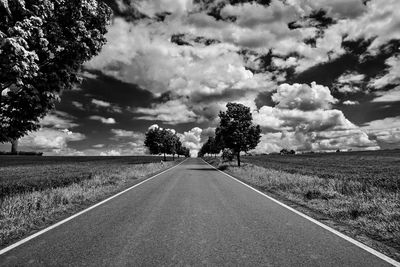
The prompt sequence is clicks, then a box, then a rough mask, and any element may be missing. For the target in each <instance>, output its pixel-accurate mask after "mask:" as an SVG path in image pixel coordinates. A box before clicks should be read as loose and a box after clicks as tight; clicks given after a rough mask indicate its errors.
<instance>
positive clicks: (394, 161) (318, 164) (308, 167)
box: [243, 149, 400, 192]
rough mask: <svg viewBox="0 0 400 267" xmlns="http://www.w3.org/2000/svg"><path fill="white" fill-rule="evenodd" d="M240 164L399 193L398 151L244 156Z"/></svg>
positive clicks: (399, 170) (399, 163) (399, 166)
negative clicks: (351, 182) (343, 181)
mask: <svg viewBox="0 0 400 267" xmlns="http://www.w3.org/2000/svg"><path fill="white" fill-rule="evenodd" d="M243 161H244V162H247V163H251V164H254V165H257V166H261V167H264V168H269V169H274V170H278V171H284V172H289V173H298V174H303V175H310V176H318V177H319V178H328V179H339V180H343V179H344V180H352V181H358V182H360V183H361V185H363V188H362V189H365V190H368V189H369V188H371V187H379V188H384V189H385V190H388V191H392V192H398V191H399V190H400V150H398V149H397V150H379V151H354V152H340V153H314V154H299V155H263V156H252V157H244V158H243Z"/></svg>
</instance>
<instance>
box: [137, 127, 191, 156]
mask: <svg viewBox="0 0 400 267" xmlns="http://www.w3.org/2000/svg"><path fill="white" fill-rule="evenodd" d="M144 145H145V146H146V147H147V148H148V149H149V152H150V154H155V155H158V154H164V160H166V154H171V155H172V156H173V158H174V157H175V154H178V155H184V156H186V157H189V156H190V150H189V149H188V148H186V147H183V146H182V142H181V141H180V139H179V137H178V136H177V135H176V133H174V132H172V131H171V130H169V129H162V128H159V127H153V128H151V129H149V130H148V131H147V133H146V138H145V141H144Z"/></svg>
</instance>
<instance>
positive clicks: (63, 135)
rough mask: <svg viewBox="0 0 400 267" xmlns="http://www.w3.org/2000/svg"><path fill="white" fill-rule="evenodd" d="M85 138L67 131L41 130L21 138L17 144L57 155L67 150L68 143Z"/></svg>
mask: <svg viewBox="0 0 400 267" xmlns="http://www.w3.org/2000/svg"><path fill="white" fill-rule="evenodd" d="M85 138H86V137H85V135H83V134H81V133H74V132H71V131H68V130H60V129H52V128H41V129H40V130H38V131H36V132H32V133H30V134H29V135H27V136H24V137H22V138H21V139H20V141H19V142H20V145H21V146H24V147H29V148H33V149H35V150H36V149H39V150H44V151H52V152H57V153H59V152H62V151H63V150H65V149H67V148H68V146H67V144H68V142H72V141H81V140H84V139H85Z"/></svg>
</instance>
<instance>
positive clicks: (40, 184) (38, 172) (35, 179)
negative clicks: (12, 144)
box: [0, 156, 162, 199]
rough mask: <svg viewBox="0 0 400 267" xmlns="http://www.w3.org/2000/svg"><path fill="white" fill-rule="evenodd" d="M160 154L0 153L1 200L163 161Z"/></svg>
mask: <svg viewBox="0 0 400 267" xmlns="http://www.w3.org/2000/svg"><path fill="white" fill-rule="evenodd" d="M161 159H162V157H158V156H132V157H38V156H0V199H1V198H4V197H6V196H10V195H15V194H20V193H24V192H31V191H41V190H45V189H48V188H57V187H65V186H68V185H71V184H74V183H78V182H81V181H83V180H87V179H91V178H92V177H93V176H94V175H96V174H100V173H103V174H104V173H107V172H109V173H115V172H116V171H118V170H121V169H127V168H129V167H132V166H133V165H136V164H146V163H153V162H160V161H161Z"/></svg>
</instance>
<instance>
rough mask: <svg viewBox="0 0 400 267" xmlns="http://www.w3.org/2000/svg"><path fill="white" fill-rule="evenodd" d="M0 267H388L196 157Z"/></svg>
mask: <svg viewBox="0 0 400 267" xmlns="http://www.w3.org/2000/svg"><path fill="white" fill-rule="evenodd" d="M0 265H1V266H26V265H32V266H159V265H163V266H171V265H172V266H176V265H178V266H189V265H190V266H192V265H194V266H223V265H225V266H352V267H355V266H391V265H390V264H388V263H387V262H385V261H383V260H381V259H380V258H378V257H376V256H374V255H372V254H370V253H369V252H367V251H365V250H363V249H361V248H359V247H357V246H355V245H353V244H352V243H350V242H348V241H346V240H344V239H342V238H340V237H338V236H337V235H335V234H333V233H331V232H329V231H327V230H325V229H323V228H321V227H320V226H318V225H316V224H314V223H312V222H310V221H308V220H307V219H305V218H303V217H301V216H299V215H297V214H295V213H293V212H292V211H290V210H287V209H285V208H283V207H282V206H280V205H278V204H276V203H275V202H273V201H271V200H269V199H268V198H266V197H264V196H262V195H261V194H258V193H257V192H255V191H253V190H251V189H250V188H248V187H246V186H244V185H243V184H241V183H239V182H238V181H235V180H233V179H231V178H229V177H227V176H225V175H224V174H222V173H220V172H218V171H216V170H215V169H213V168H211V167H210V166H209V165H207V164H205V163H204V162H203V161H202V160H201V159H188V160H187V161H185V162H184V163H183V164H181V165H179V166H178V167H176V168H174V169H172V170H169V171H167V172H166V173H164V174H162V175H159V176H157V177H155V178H154V179H151V180H149V181H146V182H144V183H143V184H141V185H139V186H137V187H135V188H133V189H132V190H129V191H127V192H126V193H124V194H122V195H120V196H118V197H116V198H114V199H112V200H110V201H108V202H106V203H104V204H102V205H100V206H98V207H96V208H94V209H92V210H90V211H89V212H87V213H84V214H82V215H80V216H78V217H76V218H74V219H72V220H70V221H68V222H67V223H65V224H62V225H60V226H59V227H56V228H54V229H52V230H50V231H48V232H46V233H44V234H43V235H40V236H38V237H36V238H34V239H32V240H30V241H28V242H26V243H24V244H23V245H21V246H18V247H16V248H15V249H13V250H10V251H8V252H6V253H5V254H3V255H1V256H0Z"/></svg>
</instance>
